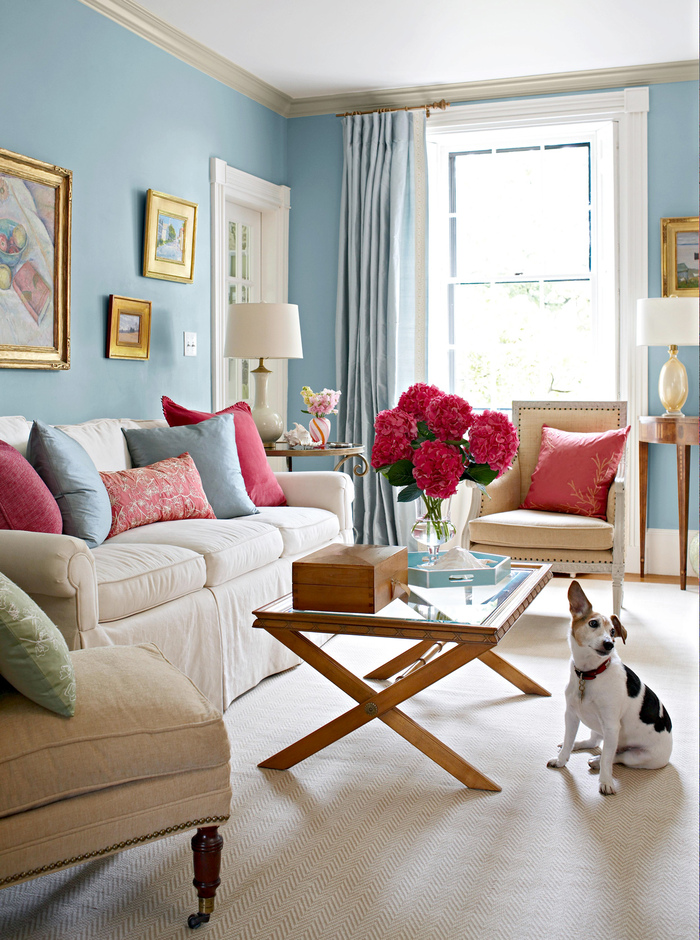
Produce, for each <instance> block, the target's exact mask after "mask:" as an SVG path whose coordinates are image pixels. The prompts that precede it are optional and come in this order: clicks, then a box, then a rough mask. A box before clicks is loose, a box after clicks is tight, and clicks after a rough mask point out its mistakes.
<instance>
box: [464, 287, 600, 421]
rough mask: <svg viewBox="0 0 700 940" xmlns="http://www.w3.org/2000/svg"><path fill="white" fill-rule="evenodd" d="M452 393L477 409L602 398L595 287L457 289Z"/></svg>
mask: <svg viewBox="0 0 700 940" xmlns="http://www.w3.org/2000/svg"><path fill="white" fill-rule="evenodd" d="M453 290H454V331H455V339H454V375H455V388H454V391H455V392H456V393H457V394H458V395H462V396H463V397H464V398H466V399H467V401H469V402H470V404H471V405H472V406H473V407H475V408H509V407H510V404H511V402H512V401H513V399H528V398H529V399H534V400H542V399H558V398H564V397H573V398H576V397H579V396H580V397H582V398H586V397H596V396H595V395H594V394H593V393H594V390H595V388H596V373H595V363H594V361H593V355H592V339H591V308H590V284H589V282H587V281H568V282H566V281H555V282H539V281H527V282H516V283H501V284H492V285H489V284H457V285H455V286H454V289H453Z"/></svg>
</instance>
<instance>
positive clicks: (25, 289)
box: [0, 150, 73, 369]
mask: <svg viewBox="0 0 700 940" xmlns="http://www.w3.org/2000/svg"><path fill="white" fill-rule="evenodd" d="M72 182H73V174H72V173H71V171H70V170H64V169H63V168H61V167H58V166H53V165H52V164H50V163H43V162H42V161H40V160H34V159H33V158H32V157H24V156H21V154H18V153H13V152H12V151H11V150H0V368H2V369H69V368H70V262H71V258H70V240H71V199H72Z"/></svg>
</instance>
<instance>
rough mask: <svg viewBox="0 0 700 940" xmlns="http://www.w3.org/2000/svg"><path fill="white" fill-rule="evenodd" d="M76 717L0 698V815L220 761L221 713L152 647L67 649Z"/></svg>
mask: <svg viewBox="0 0 700 940" xmlns="http://www.w3.org/2000/svg"><path fill="white" fill-rule="evenodd" d="M71 659H72V662H73V667H74V669H75V680H76V687H77V695H76V699H77V704H76V709H75V715H74V716H73V718H71V720H70V721H62V720H60V719H58V718H57V717H56V716H55V715H52V714H51V713H50V712H47V711H45V710H44V709H41V708H39V707H38V706H36V705H34V704H33V703H32V702H29V701H28V700H26V699H23V698H22V697H21V696H19V695H16V694H14V693H9V694H6V695H3V696H0V816H3V817H4V816H10V815H12V814H14V813H20V812H24V811H26V810H29V809H32V808H34V807H37V806H43V805H46V804H49V803H54V802H56V801H57V800H64V799H67V798H69V797H73V796H78V795H80V794H86V793H91V792H95V791H98V790H106V789H108V788H110V787H115V786H119V785H121V784H125V783H130V782H134V781H139V780H147V779H149V778H153V777H165V776H167V775H168V774H176V773H186V772H188V771H191V770H197V769H202V768H205V767H216V766H221V765H226V764H227V762H228V758H229V744H228V740H227V737H226V729H225V727H224V725H223V722H222V721H221V715H220V713H219V712H218V711H217V710H216V709H215V708H214V707H213V705H211V704H210V703H209V702H208V701H207V699H206V698H205V697H204V696H203V695H202V693H201V692H199V690H198V689H197V688H196V687H195V686H194V685H193V683H192V682H191V681H190V680H189V679H188V678H187V677H186V676H184V675H183V674H182V673H181V672H179V670H177V669H176V668H175V667H174V666H172V665H171V664H170V663H169V662H168V661H167V660H166V659H165V658H164V657H163V655H162V653H161V652H160V651H159V650H158V648H157V647H155V646H153V645H151V644H147V645H144V646H112V647H101V648H98V649H90V650H77V651H75V652H73V653H71Z"/></svg>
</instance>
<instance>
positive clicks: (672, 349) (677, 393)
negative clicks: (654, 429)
mask: <svg viewBox="0 0 700 940" xmlns="http://www.w3.org/2000/svg"><path fill="white" fill-rule="evenodd" d="M668 355H669V360H668V362H667V363H665V364H664V366H663V368H662V369H661V372H660V373H659V398H660V399H661V404H662V405H663V406H664V408H665V409H666V411H665V413H664V415H663V416H662V417H669V418H677V417H678V416H679V415H682V414H683V412H682V411H681V408H682V407H683V405H684V404H685V403H686V400H687V398H688V373H687V372H686V370H685V366H684V365H683V363H682V362H681V361H680V359H679V358H678V346H669V347H668Z"/></svg>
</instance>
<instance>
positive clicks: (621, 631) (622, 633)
mask: <svg viewBox="0 0 700 940" xmlns="http://www.w3.org/2000/svg"><path fill="white" fill-rule="evenodd" d="M610 619H611V620H612V623H613V626H614V627H615V636H619V637H622V642H623V643H626V642H627V631H626V630H625V628H624V627H623V626H622V624H621V623H620V621H619V620H618V619H617V617H616V616H615V614H613V615H612V617H611V618H610Z"/></svg>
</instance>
